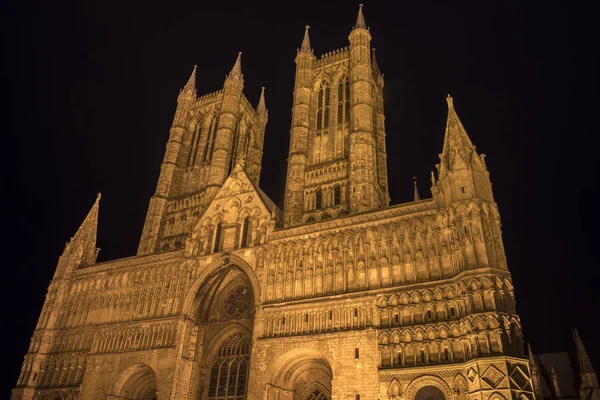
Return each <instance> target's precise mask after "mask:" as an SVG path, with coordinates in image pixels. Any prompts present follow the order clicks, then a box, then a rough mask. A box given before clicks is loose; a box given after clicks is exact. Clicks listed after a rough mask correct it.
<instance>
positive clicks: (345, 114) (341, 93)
mask: <svg viewBox="0 0 600 400" xmlns="http://www.w3.org/2000/svg"><path fill="white" fill-rule="evenodd" d="M337 103H338V104H337V110H338V115H337V122H338V124H341V123H345V122H348V121H350V83H349V82H348V77H346V76H344V77H342V78H341V79H340V83H338V96H337Z"/></svg>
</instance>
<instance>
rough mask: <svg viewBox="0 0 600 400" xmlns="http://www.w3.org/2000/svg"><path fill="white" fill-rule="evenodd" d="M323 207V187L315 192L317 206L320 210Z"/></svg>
mask: <svg viewBox="0 0 600 400" xmlns="http://www.w3.org/2000/svg"><path fill="white" fill-rule="evenodd" d="M321 207H323V192H322V191H321V189H319V190H317V193H316V194H315V208H316V209H317V210H320V209H321Z"/></svg>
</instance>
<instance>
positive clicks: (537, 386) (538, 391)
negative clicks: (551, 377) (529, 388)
mask: <svg viewBox="0 0 600 400" xmlns="http://www.w3.org/2000/svg"><path fill="white" fill-rule="evenodd" d="M527 349H528V351H529V370H530V371H531V382H532V383H533V392H534V394H535V398H536V399H538V400H542V399H543V398H544V395H543V394H542V382H541V380H540V370H539V368H538V365H537V362H536V361H535V356H534V355H533V351H532V350H531V344H529V343H527Z"/></svg>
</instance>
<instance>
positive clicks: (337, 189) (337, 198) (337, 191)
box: [333, 186, 342, 206]
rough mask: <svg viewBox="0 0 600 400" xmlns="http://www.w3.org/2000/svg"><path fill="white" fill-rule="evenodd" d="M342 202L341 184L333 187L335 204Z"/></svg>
mask: <svg viewBox="0 0 600 400" xmlns="http://www.w3.org/2000/svg"><path fill="white" fill-rule="evenodd" d="M341 202H342V189H341V188H340V187H339V186H336V187H334V188H333V204H334V205H336V206H337V205H338V204H340V203H341Z"/></svg>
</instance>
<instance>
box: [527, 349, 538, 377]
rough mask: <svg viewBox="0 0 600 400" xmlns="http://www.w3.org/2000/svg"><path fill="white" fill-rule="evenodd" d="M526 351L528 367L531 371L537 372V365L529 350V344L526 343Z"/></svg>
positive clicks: (531, 351)
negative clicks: (527, 353)
mask: <svg viewBox="0 0 600 400" xmlns="http://www.w3.org/2000/svg"><path fill="white" fill-rule="evenodd" d="M527 350H528V352H529V366H530V367H531V370H532V371H535V372H537V363H536V362H535V358H534V357H533V350H531V343H529V342H527Z"/></svg>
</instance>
